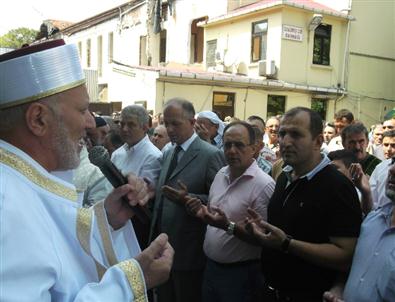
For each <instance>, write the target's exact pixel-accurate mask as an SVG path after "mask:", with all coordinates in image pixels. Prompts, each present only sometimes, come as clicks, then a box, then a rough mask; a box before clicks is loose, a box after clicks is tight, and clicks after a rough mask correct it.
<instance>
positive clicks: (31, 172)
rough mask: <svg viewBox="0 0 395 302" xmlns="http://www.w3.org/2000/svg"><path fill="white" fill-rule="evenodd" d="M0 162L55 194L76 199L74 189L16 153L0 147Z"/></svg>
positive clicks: (72, 199)
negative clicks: (41, 170) (44, 172)
mask: <svg viewBox="0 0 395 302" xmlns="http://www.w3.org/2000/svg"><path fill="white" fill-rule="evenodd" d="M0 163H3V164H5V165H7V166H9V167H11V168H13V169H14V170H16V171H18V172H19V173H21V174H22V175H24V176H25V177H26V178H27V179H29V180H30V181H31V182H33V183H34V184H36V185H37V186H39V187H41V188H43V189H45V190H47V191H49V192H51V193H53V194H56V195H58V196H60V197H63V198H66V199H68V200H71V201H74V202H76V201H77V200H78V196H77V192H76V190H73V189H72V188H68V187H67V186H65V185H62V184H61V183H58V182H56V181H54V180H52V179H50V178H49V177H47V176H45V175H43V174H42V173H41V172H39V171H38V170H37V169H36V168H35V167H34V166H33V165H31V164H30V163H28V162H27V161H26V160H24V159H22V158H21V157H19V156H18V155H16V154H14V153H12V152H9V151H7V150H5V149H3V148H1V147H0Z"/></svg>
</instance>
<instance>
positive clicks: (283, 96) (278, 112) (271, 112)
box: [266, 94, 287, 118]
mask: <svg viewBox="0 0 395 302" xmlns="http://www.w3.org/2000/svg"><path fill="white" fill-rule="evenodd" d="M271 98H272V99H273V101H277V99H279V98H284V104H283V105H282V106H281V107H283V108H282V110H280V111H276V112H274V111H271V110H269V106H273V105H271V104H270V102H271ZM286 108H287V95H280V94H268V95H267V104H266V118H268V117H271V116H276V115H279V114H280V115H283V114H284V113H285V111H286Z"/></svg>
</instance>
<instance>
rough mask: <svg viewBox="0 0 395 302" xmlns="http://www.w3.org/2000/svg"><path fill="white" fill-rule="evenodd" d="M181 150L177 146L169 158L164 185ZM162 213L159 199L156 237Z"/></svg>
mask: <svg viewBox="0 0 395 302" xmlns="http://www.w3.org/2000/svg"><path fill="white" fill-rule="evenodd" d="M181 149H182V148H181V147H180V146H179V145H177V146H176V148H175V149H174V151H173V155H172V158H171V162H170V165H169V169H167V174H166V179H165V182H164V183H165V184H166V183H167V181H168V179H169V177H170V175H171V173H173V171H174V169H175V168H176V167H177V163H178V153H179V152H180V151H181ZM162 212H163V198H161V200H160V202H159V208H158V219H157V221H156V225H155V230H156V235H159V233H160V232H161V225H162Z"/></svg>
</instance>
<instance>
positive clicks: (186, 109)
mask: <svg viewBox="0 0 395 302" xmlns="http://www.w3.org/2000/svg"><path fill="white" fill-rule="evenodd" d="M173 104H176V105H178V106H180V107H181V108H182V111H183V113H184V115H185V117H186V118H188V119H190V118H194V117H195V108H194V107H193V104H192V103H191V102H190V101H188V100H186V99H183V98H179V97H175V98H171V99H170V100H168V101H167V102H166V104H165V106H164V108H163V111H164V110H165V109H166V107H168V106H170V105H173Z"/></svg>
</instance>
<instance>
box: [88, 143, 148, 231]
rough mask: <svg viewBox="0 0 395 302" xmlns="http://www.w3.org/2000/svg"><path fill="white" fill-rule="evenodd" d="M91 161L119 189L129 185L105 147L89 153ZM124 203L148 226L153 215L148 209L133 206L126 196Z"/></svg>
mask: <svg viewBox="0 0 395 302" xmlns="http://www.w3.org/2000/svg"><path fill="white" fill-rule="evenodd" d="M89 160H90V162H91V163H92V164H94V165H95V166H97V167H98V168H99V169H100V171H101V172H102V173H103V175H104V176H105V177H106V178H107V180H108V181H109V182H110V183H111V184H112V185H113V187H114V188H118V187H120V186H122V185H124V184H127V183H128V179H127V178H126V177H125V176H123V175H122V173H121V172H120V171H119V170H118V168H117V167H116V166H115V165H114V164H113V163H112V162H111V160H110V155H109V154H108V151H107V150H106V148H104V147H103V146H94V147H92V148H91V149H90V151H89ZM122 201H123V202H124V203H125V204H127V205H128V206H129V207H131V208H132V209H133V212H134V213H135V214H136V216H137V218H138V219H139V220H140V221H141V223H143V224H148V223H149V221H150V219H151V213H150V212H149V210H148V209H146V208H145V207H143V206H141V205H136V206H131V205H130V204H129V200H128V199H127V197H126V196H123V197H122Z"/></svg>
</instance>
